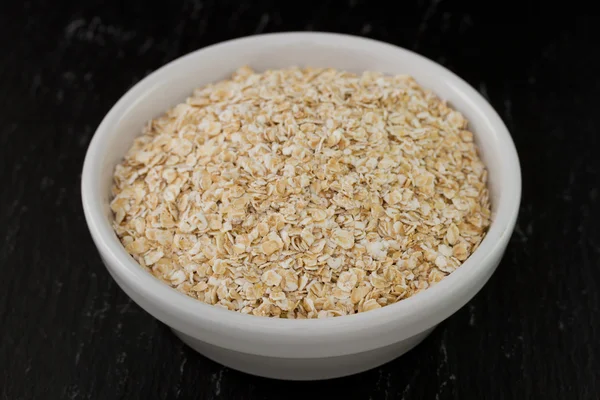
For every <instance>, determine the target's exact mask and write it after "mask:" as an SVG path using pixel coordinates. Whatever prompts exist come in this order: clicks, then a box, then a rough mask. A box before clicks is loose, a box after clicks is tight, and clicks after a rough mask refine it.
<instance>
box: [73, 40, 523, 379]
mask: <svg viewBox="0 0 600 400" xmlns="http://www.w3.org/2000/svg"><path fill="white" fill-rule="evenodd" d="M246 64H248V65H250V66H252V67H253V68H254V69H256V70H259V71H261V70H265V69H269V68H283V67H288V66H292V65H300V66H302V65H310V66H314V67H334V68H338V69H344V70H349V71H354V72H362V71H365V70H370V71H380V72H383V73H387V74H410V75H413V76H414V77H415V78H416V79H417V81H418V82H419V83H420V84H422V85H423V86H424V87H426V88H430V89H432V90H433V91H434V92H435V93H437V94H438V95H439V96H440V97H442V98H443V99H446V100H448V101H449V103H450V104H451V105H452V106H453V107H455V108H456V109H458V110H459V111H461V112H462V113H463V114H464V115H465V116H466V117H467V118H468V119H469V121H470V128H471V129H472V130H473V131H474V132H475V135H476V141H477V143H478V145H479V147H480V150H481V155H482V157H483V159H484V161H485V163H486V165H487V167H488V169H489V182H490V190H491V198H492V207H493V222H492V225H491V228H490V230H489V232H488V234H487V236H486V237H485V239H484V240H483V242H482V243H481V245H480V247H479V248H478V249H477V250H476V251H475V253H474V254H473V255H472V256H471V257H470V258H469V259H468V260H467V261H466V262H465V263H464V265H462V266H461V267H460V268H458V269H457V270H456V271H455V272H454V273H452V274H451V275H450V276H448V277H447V278H445V279H444V280H443V281H442V282H440V283H438V284H437V285H435V286H433V287H431V288H430V289H428V290H425V291H423V292H421V293H419V294H417V295H415V296H413V297H410V298H408V299H406V300H402V301H400V302H398V303H396V304H392V305H389V306H387V307H383V308H381V309H377V310H373V311H369V312H366V313H361V314H356V315H350V316H343V317H336V318H329V319H321V320H285V319H271V318H261V317H255V316H250V315H243V314H239V313H236V312H232V311H228V310H224V309H222V308H219V307H214V306H211V305H207V304H204V303H202V302H200V301H197V300H194V299H192V298H190V297H187V296H185V295H183V294H181V293H179V292H178V291H176V290H174V289H172V288H170V287H169V286H167V285H166V284H165V283H163V282H161V281H160V280H158V279H156V278H155V277H153V276H152V275H151V274H149V273H148V272H147V271H145V270H144V269H142V268H141V267H140V266H139V265H138V264H137V263H136V262H135V261H134V260H133V259H132V258H131V257H130V256H129V255H128V254H127V252H126V251H125V249H124V248H123V247H122V246H121V243H120V242H119V240H118V239H117V237H116V235H115V234H114V233H113V230H112V228H111V220H112V215H111V211H110V209H109V198H110V186H111V180H112V173H113V169H114V167H115V165H116V164H117V163H118V162H119V161H120V160H121V158H122V156H123V155H124V154H125V152H126V150H127V149H128V148H129V147H130V145H131V143H132V140H133V138H134V137H135V136H137V135H139V134H140V132H141V129H142V127H143V125H144V124H145V123H146V122H147V121H148V120H149V119H151V118H154V117H156V116H158V115H160V114H162V113H163V112H164V111H166V110H167V109H168V108H170V107H172V106H174V105H175V104H177V103H179V102H181V101H183V100H184V99H185V98H186V97H187V96H189V95H190V94H191V92H192V90H193V89H194V88H196V87H199V86H202V85H204V84H207V83H210V82H214V81H218V80H221V79H224V78H226V77H229V76H230V74H231V73H232V72H233V71H234V70H235V69H236V68H237V67H239V66H242V65H246ZM520 196H521V174H520V168H519V160H518V157H517V153H516V151H515V147H514V144H513V142H512V140H511V137H510V135H509V133H508V131H507V129H506V127H505V125H504V124H503V122H502V120H501V119H500V118H499V117H498V115H497V114H496V112H495V111H494V110H493V109H492V107H491V106H490V105H489V104H488V103H487V102H486V101H485V99H484V98H483V97H482V96H481V95H479V93H477V91H475V90H474V89H473V88H472V87H471V86H469V85H468V84H467V83H466V82H464V81H463V80H462V79H460V78H459V77H457V76H456V75H454V74H453V73H452V72H450V71H448V70H447V69H445V68H443V67H442V66H440V65H438V64H436V63H434V62H432V61H430V60H428V59H426V58H424V57H421V56H419V55H417V54H415V53H412V52H410V51H407V50H404V49H401V48H398V47H395V46H392V45H389V44H385V43H381V42H377V41H373V40H369V39H364V38H359V37H353V36H346V35H338V34H329V33H280V34H269V35H260V36H252V37H248V38H242V39H237V40H232V41H228V42H225V43H221V44H217V45H214V46H210V47H207V48H204V49H201V50H198V51H196V52H194V53H191V54H189V55H186V56H184V57H181V58H179V59H177V60H175V61H173V62H171V63H169V64H168V65H166V66H164V67H162V68H161V69H159V70H158V71H156V72H154V73H153V74H151V75H149V76H148V77H146V78H145V79H144V80H142V81H141V82H139V83H138V84H137V85H135V86H134V87H133V88H132V89H131V90H129V92H127V93H126V94H125V95H124V96H123V97H122V98H121V99H120V100H119V101H118V102H117V104H115V106H114V107H113V108H112V109H111V110H110V112H109V113H108V115H106V117H105V118H104V120H103V121H102V123H101V124H100V126H99V127H98V129H97V130H96V133H95V134H94V137H93V139H92V141H91V143H90V146H89V149H88V152H87V155H86V159H85V164H84V167H83V176H82V198H83V206H84V210H85V217H86V220H87V223H88V226H89V229H90V232H91V234H92V238H93V240H94V242H95V244H96V246H97V248H98V250H99V252H100V255H101V257H102V260H103V261H104V264H106V267H107V268H108V271H109V272H110V274H111V275H112V276H113V278H114V279H115V280H116V281H117V283H118V284H119V286H121V288H122V289H123V290H124V291H125V293H127V294H128V295H129V296H130V297H131V298H132V299H133V300H134V301H135V302H136V303H137V304H138V305H140V306H141V307H142V308H143V309H144V310H146V311H147V312H148V313H150V314H151V315H153V316H154V317H156V318H157V319H158V320H160V321H162V322H164V323H165V324H167V325H168V326H170V327H171V328H172V329H173V331H174V332H175V334H176V335H177V336H179V337H180V338H181V339H182V340H183V341H184V342H185V343H187V344H188V345H189V346H190V347H192V348H193V349H195V350H197V351H198V352H200V353H202V354H203V355H205V356H206V357H208V358H211V359H213V360H215V361H217V362H219V363H221V364H224V365H226V366H228V367H231V368H234V369H237V370H240V371H244V372H248V373H251V374H255V375H261V376H266V377H273V378H281V379H299V380H300V379H326V378H333V377H338V376H344V375H349V374H353V373H357V372H360V371H364V370H367V369H370V368H373V367H376V366H378V365H380V364H383V363H385V362H388V361H390V360H392V359H394V358H396V357H398V356H400V355H402V354H403V353H405V352H407V351H408V350H410V349H411V348H413V347H414V346H415V345H417V344H418V343H419V342H421V341H422V340H423V339H424V338H425V337H426V336H427V335H428V334H429V333H430V332H431V331H432V330H433V329H434V328H435V326H436V325H437V324H439V323H440V322H441V321H443V320H444V319H446V318H448V317H449V316H450V315H452V314H453V313H454V312H456V311H457V310H458V309H459V308H461V307H462V306H463V305H464V304H465V303H466V302H468V301H469V300H470V299H471V298H472V297H473V296H474V295H475V294H476V293H477V292H478V291H479V290H480V289H481V287H482V286H483V285H484V284H485V283H486V281H487V280H488V279H489V277H490V276H491V274H492V273H493V272H494V270H495V269H496V267H497V266H498V263H499V262H500V259H501V257H502V255H503V253H504V250H505V248H506V245H507V243H508V240H509V238H510V235H511V233H512V231H513V228H514V225H515V221H516V218H517V213H518V210H519V202H520ZM482 334H483V332H482Z"/></svg>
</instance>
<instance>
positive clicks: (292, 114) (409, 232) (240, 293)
mask: <svg viewBox="0 0 600 400" xmlns="http://www.w3.org/2000/svg"><path fill="white" fill-rule="evenodd" d="M486 180H487V172H486V169H485V166H484V165H483V163H482V162H481V160H480V159H479V157H478V155H477V148H476V146H475V143H474V142H473V134H472V133H471V132H470V131H468V130H467V121H466V120H465V118H464V117H463V116H462V115H461V114H460V113H459V112H457V111H455V110H453V109H451V108H450V107H448V106H447V105H446V103H445V102H443V101H442V100H440V99H438V98H437V97H436V96H435V95H434V94H433V93H431V92H429V91H426V90H424V89H423V88H421V87H420V86H419V85H418V84H417V83H416V82H415V81H414V80H413V79H412V78H411V77H408V76H384V75H382V74H379V73H373V72H365V73H363V74H362V75H355V74H352V73H348V72H343V71H337V70H334V69H313V68H305V69H299V68H289V69H283V70H272V71H267V72H264V73H255V72H253V71H252V70H251V69H250V68H248V67H244V68H241V69H239V70H238V71H237V72H236V73H235V74H234V75H233V77H232V78H231V79H230V80H226V81H222V82H219V83H215V84H212V85H208V86H206V87H204V88H201V89H198V90H196V91H194V93H193V95H192V96H191V97H190V98H188V99H187V101H186V102H185V103H183V104H179V105H177V106H176V107H174V108H173V109H171V110H169V111H168V112H167V113H166V114H165V115H163V116H161V117H159V118H157V119H155V120H153V121H150V122H149V124H148V125H147V126H146V128H145V130H144V131H143V134H142V135H141V136H140V137H138V138H137V139H136V140H135V141H134V144H133V146H132V148H131V149H130V150H129V152H128V153H127V155H126V156H125V158H124V160H123V161H122V162H121V164H119V165H118V166H117V167H116V170H115V174H114V186H113V196H114V198H113V200H112V203H111V208H112V210H113V212H114V229H115V231H116V233H117V235H118V236H119V238H120V240H121V242H122V243H123V245H124V246H125V248H126V249H127V251H128V252H129V253H130V254H131V256H132V257H133V258H134V259H135V260H136V261H137V262H138V263H139V264H140V265H141V266H142V267H143V268H145V269H147V270H148V271H150V272H151V273H152V274H154V275H155V276H156V277H158V278H160V279H161V280H163V281H165V282H166V283H168V284H169V285H171V286H172V287H174V288H176V289H177V290H179V291H181V292H183V293H185V294H187V295H189V296H191V297H193V298H196V299H198V300H200V301H203V302H206V303H208V304H213V305H216V306H220V307H224V308H227V309H229V310H234V311H238V312H242V313H247V314H253V315H258V316H273V317H283V318H321V317H330V316H340V315H347V314H354V313H358V312H363V311H369V310H373V309H376V308H380V307H383V306H386V305H388V304H392V303H395V302H397V301H399V300H402V299H404V298H407V297H409V296H411V295H413V294H415V293H417V292H419V291H422V290H424V289H427V288H428V287H430V286H431V285H433V284H435V283H436V282H439V281H440V280H441V279H443V278H444V277H445V276H447V275H448V274H450V273H452V271H454V270H455V269H456V268H458V267H459V266H460V265H461V263H462V262H463V261H464V260H466V259H467V258H468V257H469V255H470V254H472V253H473V251H474V250H475V248H476V247H477V246H478V245H479V243H480V242H481V240H482V239H483V237H484V235H485V232H486V230H487V228H488V226H489V224H490V205H489V195H488V189H487V187H486Z"/></svg>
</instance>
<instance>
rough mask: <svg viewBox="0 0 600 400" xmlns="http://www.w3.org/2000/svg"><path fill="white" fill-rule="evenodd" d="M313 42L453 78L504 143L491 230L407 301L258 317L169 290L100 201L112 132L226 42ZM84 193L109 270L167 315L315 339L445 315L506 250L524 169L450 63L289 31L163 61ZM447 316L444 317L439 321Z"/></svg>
mask: <svg viewBox="0 0 600 400" xmlns="http://www.w3.org/2000/svg"><path fill="white" fill-rule="evenodd" d="M307 39H309V40H319V41H321V40H323V41H326V42H327V41H328V42H340V41H342V42H344V43H345V44H346V45H352V46H354V47H362V48H365V47H367V46H368V47H369V48H371V49H372V48H377V49H378V50H380V51H388V52H393V53H396V54H398V55H399V54H402V56H404V57H410V58H412V59H415V60H418V62H420V63H424V64H428V68H431V69H433V70H435V72H436V73H439V74H440V75H441V76H443V78H444V79H447V80H448V81H449V82H451V84H452V85H453V86H454V90H455V91H457V93H458V94H459V95H461V96H462V97H463V99H464V100H466V101H468V102H469V103H471V104H470V107H471V108H472V109H474V110H478V112H479V113H480V115H481V116H483V117H484V120H485V123H486V124H487V125H488V126H489V129H490V134H493V135H494V136H495V138H496V140H497V142H498V145H499V146H501V149H499V150H498V151H500V152H501V154H502V167H503V168H505V169H506V171H505V172H503V179H502V181H503V182H502V183H501V188H502V191H503V193H502V196H501V201H500V202H499V204H496V205H495V206H496V210H495V214H494V218H493V220H492V223H491V225H490V228H489V230H488V232H487V234H486V237H485V238H484V239H483V241H482V242H481V244H480V246H479V247H478V248H477V249H476V251H475V252H474V253H473V254H472V255H471V256H470V257H469V258H468V259H467V260H466V261H465V262H464V263H463V264H462V265H461V267H460V268H458V269H457V270H456V271H454V272H453V273H452V274H450V275H449V276H447V277H445V278H444V279H443V280H442V281H441V282H439V283H437V284H436V285H434V286H432V287H430V288H428V289H427V290H424V291H422V292H419V293H417V294H415V295H413V296H411V297H409V298H407V299H404V300H401V301H399V302H396V303H394V304H390V305H388V306H385V307H382V308H379V309H376V310H371V311H369V312H363V313H357V314H352V315H345V316H340V317H333V318H323V319H306V320H299V319H282V318H266V317H263V318H259V317H256V316H254V315H246V314H242V313H239V312H232V311H230V310H226V309H223V308H221V307H215V306H213V305H209V304H206V303H204V302H202V301H199V300H196V299H193V298H191V297H189V296H187V295H185V294H183V293H181V292H179V291H177V290H175V289H173V288H171V287H170V286H168V285H167V284H166V283H164V282H162V281H161V280H159V279H157V278H156V277H154V276H153V275H152V274H150V273H148V271H146V270H144V269H143V268H141V267H140V266H139V264H138V263H137V262H136V261H135V260H134V259H133V258H132V257H130V256H129V254H128V253H127V252H126V251H125V249H124V248H123V246H122V245H121V243H120V242H119V241H118V239H117V238H116V235H115V234H114V231H113V229H112V226H111V224H110V223H109V221H108V220H107V218H106V214H105V210H104V207H103V201H102V195H103V194H102V193H100V192H99V189H98V186H99V185H98V179H99V174H100V172H99V170H100V169H101V166H102V161H103V158H104V153H103V152H102V150H103V149H104V147H103V146H104V144H105V142H106V141H105V140H104V139H105V137H106V133H107V132H109V131H110V130H111V128H112V126H114V125H115V124H117V123H118V122H119V121H120V120H121V118H122V117H123V116H124V115H126V114H127V113H128V112H129V109H130V108H131V106H132V105H133V104H135V102H136V100H137V98H138V96H140V95H141V94H143V93H144V92H145V91H147V90H148V88H150V87H152V86H153V85H155V84H157V83H159V82H161V81H162V80H163V79H164V78H165V77H166V76H168V73H169V70H171V69H173V68H174V67H177V66H180V65H182V64H185V63H188V62H190V61H192V60H193V59H196V58H198V57H200V56H206V53H209V52H214V51H217V50H224V48H226V47H231V48H234V47H237V46H240V45H244V44H248V43H250V42H256V41H264V42H265V44H268V43H270V42H271V43H274V42H277V43H280V42H285V41H290V42H291V41H293V42H302V41H303V40H307ZM206 58H208V57H206ZM417 79H418V77H417ZM191 89H192V88H190V90H191ZM81 195H82V202H83V209H84V214H85V219H86V222H87V224H88V228H89V230H90V233H91V235H92V238H93V241H94V243H95V245H96V247H97V248H98V250H99V252H100V254H101V255H102V257H103V258H104V260H105V264H106V265H107V268H108V269H109V272H111V274H116V275H117V276H118V278H119V279H120V280H122V281H124V282H125V283H126V284H127V285H128V286H130V287H131V288H133V290H135V291H136V292H138V294H140V295H142V296H143V297H144V298H145V299H147V300H148V301H150V302H151V303H153V304H154V305H155V306H156V307H158V308H160V309H162V310H163V311H164V312H166V313H167V314H171V315H174V316H176V317H177V318H179V319H183V320H185V321H186V323H192V324H195V325H204V324H205V323H209V324H212V325H211V326H212V328H213V329H236V330H243V331H244V333H245V335H253V334H254V335H269V336H271V335H280V336H282V337H285V338H290V339H293V338H298V337H301V336H306V335H307V333H309V334H310V335H311V336H313V337H332V336H335V335H341V334H347V333H348V331H360V330H365V329H368V330H370V331H373V328H375V327H377V326H378V325H379V326H381V325H384V324H386V323H387V322H390V321H392V320H393V321H394V322H395V323H396V324H397V323H402V324H414V323H415V322H418V321H420V320H423V319H427V318H429V317H430V316H432V315H436V314H439V312H440V310H441V309H442V308H444V307H445V305H446V304H447V303H448V302H451V301H452V299H456V297H457V295H460V293H463V292H464V291H466V290H467V289H468V288H469V286H470V284H471V282H473V281H474V280H475V279H476V278H477V277H481V276H483V275H485V274H486V272H487V271H488V270H489V269H491V268H492V267H493V266H492V265H491V264H492V263H493V260H494V259H495V258H496V257H498V255H499V254H498V253H501V252H503V250H504V246H505V244H506V242H508V240H509V238H510V235H511V234H512V230H513V228H514V225H515V222H516V219H517V215H518V211H519V205H520V199H521V170H520V164H519V158H518V155H517V151H516V148H515V145H514V143H513V140H512V138H511V136H510V133H509V131H508V129H507V128H506V126H505V124H504V123H503V121H502V119H501V118H500V117H499V115H498V114H497V113H496V111H495V110H494V109H493V108H492V106H491V105H490V104H489V103H488V102H487V100H486V99H484V98H483V96H482V95H481V94H479V93H478V92H477V91H476V90H475V89H474V88H473V87H472V86H470V85H469V84H468V83H467V82H465V81H464V80H463V79H462V78H460V77H458V76H457V75H456V74H454V73H453V72H451V71H450V70H448V69H446V68H445V67H443V66H441V65H439V64H437V63H436V62H434V61H432V60H430V59H428V58H426V57H424V56H421V55H419V54H417V53H414V52H412V51H410V50H407V49H404V48H401V47H398V46H395V45H392V44H389V43H385V42H381V41H377V40H373V39H368V38H363V37H359V36H353V35H346V34H338V33H326V32H285V33H269V34H261V35H253V36H246V37H242V38H237V39H232V40H228V41H225V42H220V43H217V44H213V45H211V46H207V47H204V48H201V49H198V50H195V51H193V52H191V53H188V54H186V55H184V56H181V57H179V58H177V59H175V60H173V61H171V62H169V63H167V64H165V65H164V66H162V67H160V68H159V69H157V70H156V71H154V72H153V73H151V74H150V75H148V76H147V77H145V78H144V79H142V80H141V81H140V82H138V83H137V84H136V85H134V86H133V87H132V88H130V89H129V90H128V91H127V92H126V93H125V94H124V95H123V96H122V97H121V98H120V99H119V100H118V101H117V102H116V103H115V105H114V106H113V107H112V108H111V109H110V111H109V112H108V113H107V114H106V116H105V117H104V118H103V120H102V122H101V123H100V125H99V126H98V128H97V130H96V131H95V133H94V135H93V137H92V140H91V142H90V144H89V147H88V149H87V153H86V156H85V161H84V166H83V172H82V177H81ZM473 295H474V294H473ZM470 297H471V296H469V299H470ZM467 300H468V299H467ZM461 306H462V304H461ZM442 319H444V318H441V319H440V320H438V321H436V322H435V323H438V322H440V321H441V320H442ZM428 325H429V326H433V325H435V324H433V323H432V324H428ZM373 332H375V331H373Z"/></svg>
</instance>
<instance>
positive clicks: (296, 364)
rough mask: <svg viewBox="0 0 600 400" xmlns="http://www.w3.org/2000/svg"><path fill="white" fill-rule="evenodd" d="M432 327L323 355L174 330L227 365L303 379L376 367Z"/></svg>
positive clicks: (269, 375)
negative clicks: (232, 345) (275, 352)
mask: <svg viewBox="0 0 600 400" xmlns="http://www.w3.org/2000/svg"><path fill="white" fill-rule="evenodd" d="M433 329H434V328H431V329H428V330H427V331H425V332H422V333H420V334H418V335H416V336H413V337H410V338H408V339H405V340H403V341H401V342H398V343H394V344H392V345H389V346H386V347H380V348H377V349H374V350H370V351H366V352H363V353H356V354H348V355H344V356H336V357H326V358H279V357H266V356H259V355H255V354H249V353H241V352H238V351H234V350H229V349H225V348H222V347H217V346H214V345H211V344H208V343H206V342H203V341H200V340H198V339H195V338H193V337H191V336H189V335H186V334H184V333H181V332H179V331H176V330H175V329H173V333H175V335H177V337H179V338H180V339H181V340H182V341H183V342H184V343H185V344H187V345H188V346H190V347H191V348H192V349H194V350H196V351H197V352H198V353H200V354H202V355H203V356H205V357H207V358H209V359H211V360H213V361H215V362H217V363H219V364H222V365H224V366H226V367H229V368H232V369H235V370H238V371H241V372H245V373H247V374H251V375H257V376H262V377H265V378H272V379H285V380H298V381H305V380H321V379H332V378H340V377H343V376H347V375H352V374H357V373H359V372H363V371H367V370H369V369H372V368H375V367H378V366H380V365H382V364H385V363H387V362H389V361H391V360H393V359H395V358H397V357H399V356H401V355H402V354H404V353H406V352H407V351H409V350H411V349H412V348H413V347H415V346H416V345H418V344H419V343H421V341H423V339H425V337H427V335H429V334H430V333H431V331H432V330H433Z"/></svg>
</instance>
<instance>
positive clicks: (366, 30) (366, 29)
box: [360, 24, 373, 35]
mask: <svg viewBox="0 0 600 400" xmlns="http://www.w3.org/2000/svg"><path fill="white" fill-rule="evenodd" d="M372 29H373V28H372V26H371V24H364V25H363V27H362V28H361V30H360V33H361V34H362V35H367V34H369V33H370V32H371V30H372Z"/></svg>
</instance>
